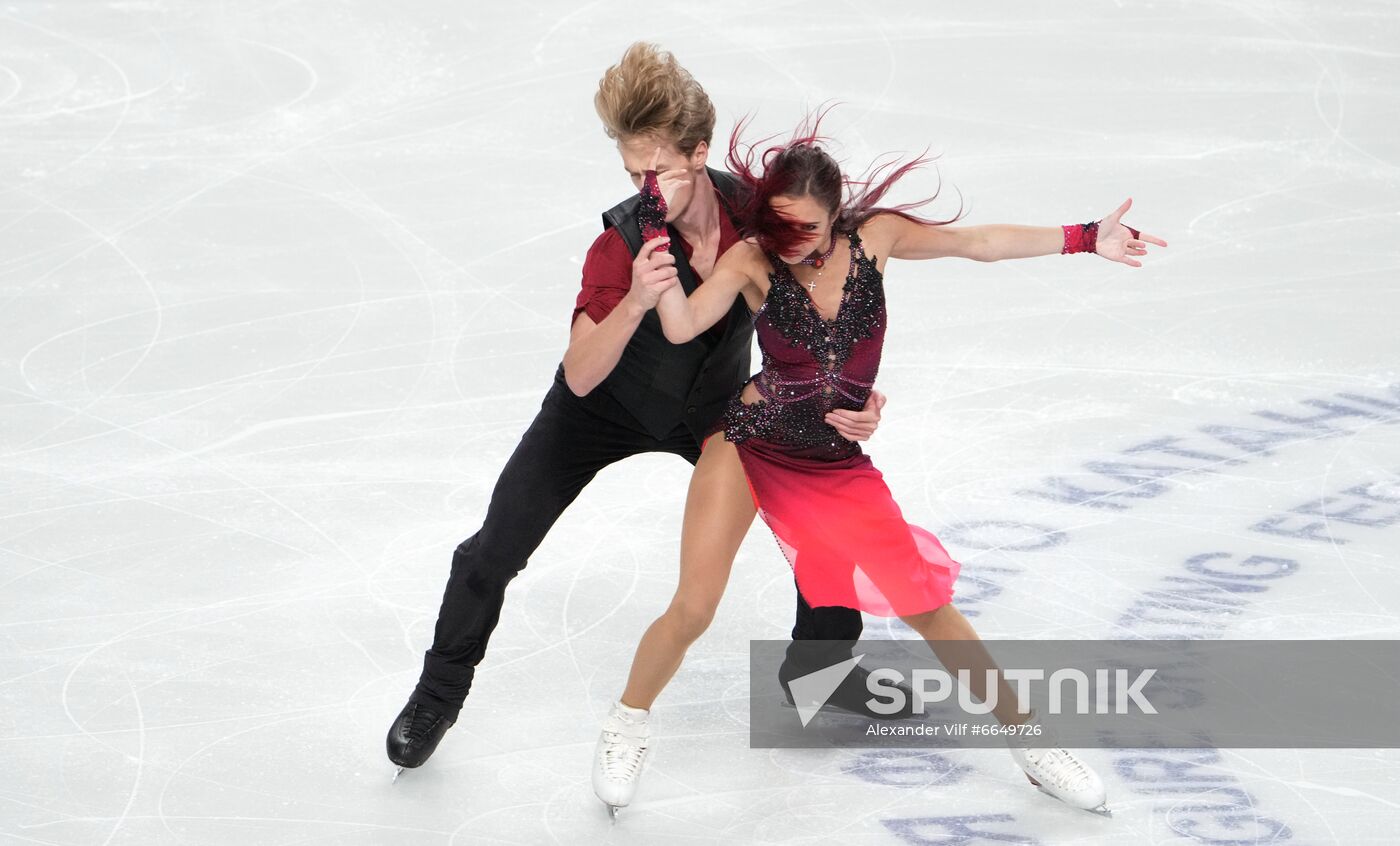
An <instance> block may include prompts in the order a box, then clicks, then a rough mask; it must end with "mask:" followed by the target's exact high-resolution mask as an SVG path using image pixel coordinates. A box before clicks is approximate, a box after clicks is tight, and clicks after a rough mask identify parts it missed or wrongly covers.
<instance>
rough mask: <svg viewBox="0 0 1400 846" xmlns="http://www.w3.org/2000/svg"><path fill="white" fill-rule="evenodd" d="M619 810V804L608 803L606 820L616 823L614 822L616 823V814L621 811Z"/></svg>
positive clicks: (620, 807)
mask: <svg viewBox="0 0 1400 846" xmlns="http://www.w3.org/2000/svg"><path fill="white" fill-rule="evenodd" d="M621 810H622V806H621V805H609V806H608V821H609V822H611V823H612V824H613V825H616V824H617V815H618V812H619V811H621Z"/></svg>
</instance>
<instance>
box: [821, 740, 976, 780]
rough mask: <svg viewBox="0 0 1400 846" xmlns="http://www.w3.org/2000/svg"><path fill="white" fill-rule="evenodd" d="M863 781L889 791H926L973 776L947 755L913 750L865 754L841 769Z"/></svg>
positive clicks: (970, 770) (967, 768)
mask: <svg viewBox="0 0 1400 846" xmlns="http://www.w3.org/2000/svg"><path fill="white" fill-rule="evenodd" d="M841 769H842V770H843V771H844V772H845V773H846V774H847V775H853V776H855V777H856V778H858V779H860V780H861V781H867V782H870V783H871V784H880V785H885V786H887V787H927V786H929V785H931V784H937V785H946V784H956V783H958V782H960V781H962V780H963V779H964V778H966V777H967V775H968V774H969V773H971V772H972V767H969V766H966V765H965V764H959V763H957V762H956V761H954V760H953V759H952V758H949V757H948V756H947V755H942V754H939V753H937V752H927V751H918V750H910V749H875V750H871V751H868V752H862V753H861V754H859V755H857V756H856V758H855V760H853V761H851V762H849V763H847V764H845V765H844V766H842V768H841Z"/></svg>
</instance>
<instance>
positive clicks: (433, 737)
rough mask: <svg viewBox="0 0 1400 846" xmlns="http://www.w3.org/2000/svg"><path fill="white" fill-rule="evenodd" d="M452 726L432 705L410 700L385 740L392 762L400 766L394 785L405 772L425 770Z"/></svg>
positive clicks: (396, 772)
mask: <svg viewBox="0 0 1400 846" xmlns="http://www.w3.org/2000/svg"><path fill="white" fill-rule="evenodd" d="M452 723H453V721H452V720H449V719H447V717H446V716H445V715H444V714H443V713H442V712H441V711H438V710H436V709H434V708H433V707H432V706H431V705H427V704H425V703H422V702H415V701H413V700H412V699H410V700H409V701H408V704H407V705H405V706H403V710H402V711H400V712H399V716H398V718H397V719H395V720H394V724H393V725H391V726H389V736H388V737H387V738H385V740H384V744H385V746H386V747H387V749H388V752H389V760H390V761H393V762H394V763H395V764H397V765H398V770H396V771H395V772H394V781H398V780H399V776H400V775H401V774H402V773H403V771H404V770H405V769H412V768H414V767H421V766H423V762H424V761H427V760H428V758H430V757H431V756H432V754H433V750H435V749H437V745H438V741H440V740H442V736H443V735H444V734H446V733H447V730H448V729H450V728H452Z"/></svg>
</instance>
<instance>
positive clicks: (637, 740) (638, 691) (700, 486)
mask: <svg viewBox="0 0 1400 846" xmlns="http://www.w3.org/2000/svg"><path fill="white" fill-rule="evenodd" d="M754 511H755V509H754V504H753V498H752V496H751V495H750V494H749V486H748V481H747V480H746V479H745V478H744V468H743V466H742V465H741V464H740V463H739V453H738V451H737V450H735V448H734V445H733V444H731V443H729V442H728V441H726V440H724V438H723V437H712V438H710V439H709V441H708V442H706V444H705V450H704V452H703V453H702V454H701V456H700V460H699V462H697V463H696V465H695V473H694V475H692V476H691V477H690V490H689V492H688V493H687V494H686V500H685V524H684V526H683V527H682V529H681V570H680V584H679V585H678V586H677V587H676V595H675V596H674V597H672V598H671V604H670V606H669V607H667V609H666V612H665V613H664V614H662V615H661V616H660V617H657V618H656V620H655V621H654V622H653V623H652V624H651V626H650V627H649V628H648V629H647V630H646V634H644V635H642V641H641V643H639V644H638V645H637V654H636V655H635V656H634V657H633V659H632V673H631V675H630V676H629V677H628V679H627V689H626V690H625V691H624V692H623V694H622V700H621V701H619V702H615V703H613V706H612V709H611V710H610V711H609V713H608V716H607V719H606V720H604V721H603V731H602V734H601V736H599V738H598V745H597V747H596V749H595V750H594V753H593V792H594V793H596V794H597V795H598V798H599V799H601V800H603V802H604V804H606V805H607V806H608V812H609V813H611V814H612V815H613V818H614V819H616V817H617V812H618V810H619V809H621V808H624V807H626V806H627V805H629V804H631V802H632V796H633V795H634V793H635V792H636V789H637V780H638V779H639V778H640V777H641V774H642V765H643V764H644V763H645V762H646V756H647V750H648V749H649V748H650V739H651V729H650V727H649V726H648V721H647V718H648V716H649V714H648V711H649V709H650V708H651V705H652V702H654V701H655V700H656V697H657V696H659V695H660V693H661V691H662V689H663V688H665V687H666V683H667V682H669V681H670V680H671V676H673V675H675V673H676V669H677V668H679V667H680V665H681V660H682V659H683V658H684V657H685V651H686V649H688V648H689V647H690V645H691V644H692V643H694V642H695V640H696V638H698V637H700V635H702V634H704V632H705V629H706V628H708V627H709V625H710V620H711V618H713V617H714V613H715V608H717V607H718V606H719V600H720V597H721V596H723V595H724V586H725V584H726V583H727V582H728V581H729V568H730V565H731V564H733V563H734V555H735V553H737V552H738V551H739V544H740V542H742V541H743V539H744V535H745V533H747V532H748V530H749V525H750V524H751V523H753V516H754Z"/></svg>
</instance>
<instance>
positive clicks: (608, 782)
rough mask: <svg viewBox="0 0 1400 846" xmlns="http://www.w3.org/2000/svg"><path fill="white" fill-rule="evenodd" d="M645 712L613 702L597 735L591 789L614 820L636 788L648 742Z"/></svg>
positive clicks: (648, 730) (649, 729) (649, 730)
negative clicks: (600, 731)
mask: <svg viewBox="0 0 1400 846" xmlns="http://www.w3.org/2000/svg"><path fill="white" fill-rule="evenodd" d="M648 716H649V713H648V712H647V711H644V710H642V709H641V708H629V707H627V706H626V705H623V704H622V703H621V702H614V703H613V706H612V710H611V711H610V712H608V718H607V719H606V720H605V721H604V722H603V733H602V734H601V735H600V736H599V737H598V747H597V749H596V750H595V751H594V753H593V792H594V793H596V794H597V795H598V798H599V799H601V800H603V804H605V805H607V806H608V815H609V816H611V817H612V819H613V821H614V822H616V821H617V812H618V811H620V810H621V809H623V808H625V807H627V806H628V805H629V804H630V803H631V802H632V796H633V795H635V794H636V792H637V781H638V780H639V779H640V778H641V776H642V765H643V764H644V763H646V758H647V749H648V748H649V745H650V738H651V727H650V726H649V725H648V724H647V717H648Z"/></svg>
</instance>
